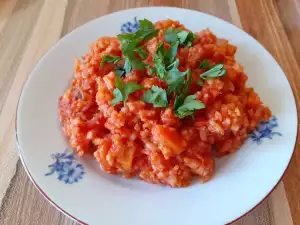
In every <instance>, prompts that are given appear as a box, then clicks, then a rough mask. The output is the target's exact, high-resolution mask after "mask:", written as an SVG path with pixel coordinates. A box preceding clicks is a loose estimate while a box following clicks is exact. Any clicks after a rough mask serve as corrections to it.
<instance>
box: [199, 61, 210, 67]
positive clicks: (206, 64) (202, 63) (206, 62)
mask: <svg viewBox="0 0 300 225" xmlns="http://www.w3.org/2000/svg"><path fill="white" fill-rule="evenodd" d="M199 68H200V69H209V68H210V65H209V60H208V59H204V60H203V61H202V62H201V63H200V65H199Z"/></svg>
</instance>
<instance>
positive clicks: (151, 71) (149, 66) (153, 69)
mask: <svg viewBox="0 0 300 225" xmlns="http://www.w3.org/2000/svg"><path fill="white" fill-rule="evenodd" d="M146 68H147V69H148V72H149V74H150V75H152V74H153V73H155V68H154V67H153V66H151V65H149V64H146Z"/></svg>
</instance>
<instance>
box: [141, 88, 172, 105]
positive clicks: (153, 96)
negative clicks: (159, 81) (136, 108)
mask: <svg viewBox="0 0 300 225" xmlns="http://www.w3.org/2000/svg"><path fill="white" fill-rule="evenodd" d="M142 100H143V101H144V102H146V103H150V104H153V106H154V107H168V99H167V93H166V91H165V90H164V89H162V88H160V87H157V86H155V85H153V86H152V89H151V90H148V91H146V93H145V94H144V96H143V99H142Z"/></svg>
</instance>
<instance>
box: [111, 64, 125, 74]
mask: <svg viewBox="0 0 300 225" xmlns="http://www.w3.org/2000/svg"><path fill="white" fill-rule="evenodd" d="M114 69H115V73H116V74H117V76H119V77H121V76H123V74H125V70H124V69H123V68H121V67H119V66H115V68H114Z"/></svg>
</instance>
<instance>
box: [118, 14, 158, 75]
mask: <svg viewBox="0 0 300 225" xmlns="http://www.w3.org/2000/svg"><path fill="white" fill-rule="evenodd" d="M139 23H140V28H139V29H138V30H137V31H136V32H134V33H126V34H119V35H117V38H118V39H119V40H120V41H121V50H122V53H123V55H124V56H125V64H124V70H125V72H126V73H129V72H130V71H131V70H132V69H137V70H143V69H145V67H146V65H145V63H143V62H141V61H140V60H139V59H137V58H136V56H135V53H138V54H139V56H140V57H141V58H142V59H144V58H146V57H147V52H146V51H145V50H144V48H142V47H139V46H138V45H139V44H140V43H141V42H142V41H143V40H149V39H151V38H153V37H155V36H156V35H157V34H158V29H155V27H154V25H153V24H152V23H151V21H149V20H147V19H144V20H140V21H139Z"/></svg>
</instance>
